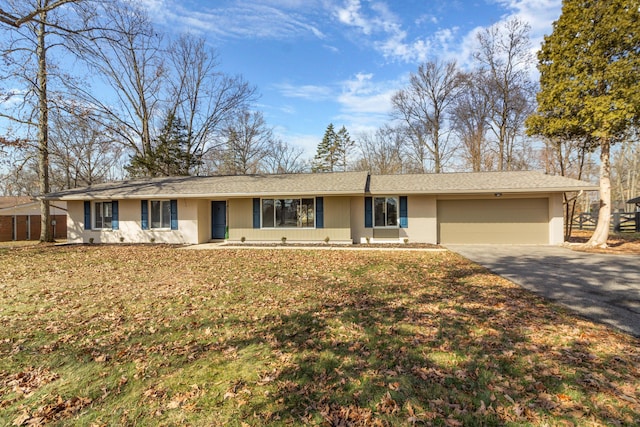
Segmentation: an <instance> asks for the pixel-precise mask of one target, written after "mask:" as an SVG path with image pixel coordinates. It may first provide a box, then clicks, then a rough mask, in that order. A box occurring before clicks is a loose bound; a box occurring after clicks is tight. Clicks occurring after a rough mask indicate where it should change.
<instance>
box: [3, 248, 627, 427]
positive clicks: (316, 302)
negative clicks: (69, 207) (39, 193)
mask: <svg viewBox="0 0 640 427" xmlns="http://www.w3.org/2000/svg"><path fill="white" fill-rule="evenodd" d="M0 307H2V310H0V323H1V324H2V325H6V327H3V328H2V331H0V409H1V410H0V424H3V423H4V424H9V425H10V424H13V425H39V424H60V425H63V424H64V425H67V424H94V425H104V424H136V423H138V424H139V423H142V424H165V425H167V424H186V425H199V424H209V425H226V424H229V423H232V424H239V425H252V426H254V425H273V424H275V425H280V424H309V425H336V426H338V425H344V426H357V425H398V424H400V425H434V426H435V425H445V426H458V425H479V424H484V425H491V424H513V425H543V424H547V425H595V426H599V425H636V424H638V423H640V404H639V401H640V368H639V367H640V355H639V351H638V348H639V347H640V346H639V345H638V344H639V342H638V339H637V338H633V337H630V336H628V335H625V334H622V333H619V332H616V331H613V330H611V329H608V328H607V327H605V326H602V325H597V324H594V323H592V322H589V321H586V320H584V319H582V318H579V317H575V316H573V315H572V314H571V313H570V312H568V311H567V310H564V309H562V308H559V307H558V306H555V305H553V304H550V303H547V302H546V301H544V300H542V299H541V298H539V297H537V296H534V295H532V294H530V293H528V292H526V291H524V290H522V289H520V288H519V287H517V286H515V285H513V284H512V283H510V282H508V281H506V280H503V279H501V278H499V277H497V276H494V275H492V274H490V273H489V272H488V271H486V270H484V269H482V268H480V267H478V266H476V265H473V264H470V263H469V262H467V261H466V260H464V259H462V258H460V257H458V256H457V255H455V254H451V253H447V252H444V253H423V252H399V251H394V252H384V251H383V252H364V251H363V252H358V251H353V252H352V251H277V250H274V251H268V250H260V251H253V250H225V251H216V252H207V251H180V250H176V249H174V248H172V247H167V246H162V245H158V246H117V245H113V246H71V247H44V248H43V247H37V246H36V247H25V248H18V249H14V250H8V251H5V252H3V253H2V255H1V256H0Z"/></svg>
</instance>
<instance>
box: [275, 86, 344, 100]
mask: <svg viewBox="0 0 640 427" xmlns="http://www.w3.org/2000/svg"><path fill="white" fill-rule="evenodd" d="M274 87H275V88H276V89H277V90H279V91H280V93H281V94H282V96H284V97H287V98H300V99H306V100H309V101H324V100H327V99H329V98H330V97H331V95H332V92H333V91H332V90H331V88H329V87H327V86H319V85H301V86H295V85H292V84H290V83H279V84H275V85H274Z"/></svg>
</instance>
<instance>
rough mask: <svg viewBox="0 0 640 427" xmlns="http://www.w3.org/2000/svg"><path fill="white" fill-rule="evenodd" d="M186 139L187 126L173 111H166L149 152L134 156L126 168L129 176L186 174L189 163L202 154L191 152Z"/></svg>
mask: <svg viewBox="0 0 640 427" xmlns="http://www.w3.org/2000/svg"><path fill="white" fill-rule="evenodd" d="M188 141H189V136H188V133H187V130H186V126H185V125H184V123H183V122H182V120H181V119H180V118H179V117H177V116H176V115H175V113H174V112H169V113H168V114H167V117H166V119H165V123H164V126H163V128H162V130H161V131H160V135H159V136H158V137H157V138H155V139H154V144H153V147H152V149H151V151H148V152H147V153H146V154H136V155H134V156H133V157H132V158H131V163H130V164H129V165H128V166H126V167H125V169H126V170H127V172H129V174H130V175H132V176H179V175H189V168H190V166H193V165H198V164H199V163H200V162H201V161H202V160H201V157H202V155H201V153H192V152H191V151H190V150H189V149H188V147H187V144H188Z"/></svg>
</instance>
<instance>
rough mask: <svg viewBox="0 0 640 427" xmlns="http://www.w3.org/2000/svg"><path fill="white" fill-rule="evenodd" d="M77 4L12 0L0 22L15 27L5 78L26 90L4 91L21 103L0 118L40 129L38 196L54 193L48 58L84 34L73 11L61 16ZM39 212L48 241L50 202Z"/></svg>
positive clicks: (42, 235)
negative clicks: (50, 178) (51, 163)
mask: <svg viewBox="0 0 640 427" xmlns="http://www.w3.org/2000/svg"><path fill="white" fill-rule="evenodd" d="M77 3H80V0H19V1H18V0H9V1H7V3H6V6H5V7H3V8H2V9H1V10H0V23H2V24H4V25H5V26H8V27H9V28H10V29H11V31H10V32H8V33H7V37H8V43H7V47H6V48H5V49H4V50H3V57H4V58H5V61H6V62H5V65H6V69H5V72H6V73H7V75H6V76H3V79H2V80H5V81H6V80H10V81H18V82H20V83H21V84H22V85H23V87H24V89H23V90H22V91H6V90H3V92H4V93H3V94H2V97H3V98H4V99H5V101H6V100H8V99H10V98H18V102H17V104H15V106H16V108H15V109H14V110H13V112H10V113H7V112H4V111H3V113H2V114H1V116H2V117H4V118H7V119H9V120H11V121H13V122H14V123H16V124H17V125H19V126H24V127H27V128H33V129H36V132H35V133H36V138H35V140H36V141H37V152H38V182H39V190H38V193H39V194H40V195H43V194H46V193H48V192H49V190H50V183H49V108H50V98H49V96H50V94H49V89H48V85H49V84H50V80H51V79H52V78H53V76H55V75H56V73H55V72H54V70H53V68H52V67H51V64H50V62H49V56H48V54H49V51H50V49H53V48H59V47H64V46H66V45H67V44H68V43H69V40H67V38H68V37H70V36H71V35H74V34H78V33H79V32H81V31H82V30H83V27H82V25H83V24H84V22H79V23H76V22H74V23H73V24H78V25H79V26H78V27H77V28H71V27H72V21H73V20H72V19H71V18H70V15H71V13H72V12H73V8H66V10H65V11H64V13H58V12H59V10H60V9H61V6H63V5H66V4H77ZM25 132H29V131H28V130H27V131H25ZM27 139H28V138H27ZM40 213H41V215H40V218H41V219H40V221H41V227H40V230H41V232H40V241H41V242H50V241H52V240H53V235H52V231H51V227H50V215H49V201H47V200H41V201H40Z"/></svg>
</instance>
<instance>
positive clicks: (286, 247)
mask: <svg viewBox="0 0 640 427" xmlns="http://www.w3.org/2000/svg"><path fill="white" fill-rule="evenodd" d="M181 249H187V250H206V249H208V250H211V249H256V250H304V251H309V250H314V251H315V250H319V251H417V252H444V251H446V250H447V249H444V248H421V247H411V246H407V247H403V246H388V247H385V246H384V245H378V246H365V245H352V244H344V245H304V244H297V243H293V244H288V245H270V244H264V245H251V244H247V245H243V244H237V245H234V244H229V243H225V242H211V243H201V244H198V245H191V246H185V247H183V248H181Z"/></svg>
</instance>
